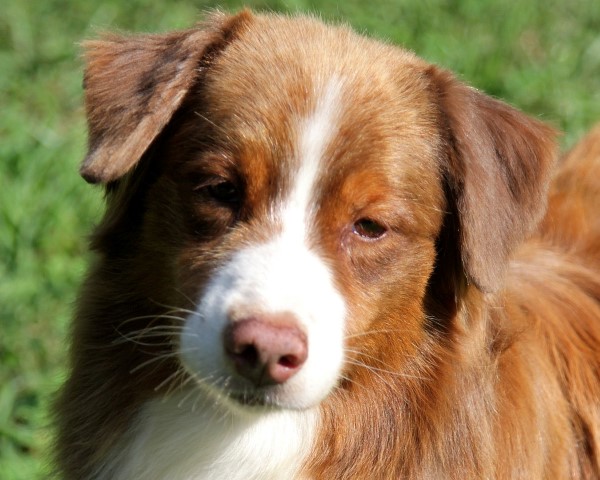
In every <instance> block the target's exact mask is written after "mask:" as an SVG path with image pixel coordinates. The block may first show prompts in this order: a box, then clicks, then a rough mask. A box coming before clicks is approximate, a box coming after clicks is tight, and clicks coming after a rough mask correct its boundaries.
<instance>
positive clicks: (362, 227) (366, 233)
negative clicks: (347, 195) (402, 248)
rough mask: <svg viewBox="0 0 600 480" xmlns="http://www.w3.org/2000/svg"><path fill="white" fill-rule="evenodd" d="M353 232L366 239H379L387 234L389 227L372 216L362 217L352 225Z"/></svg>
mask: <svg viewBox="0 0 600 480" xmlns="http://www.w3.org/2000/svg"><path fill="white" fill-rule="evenodd" d="M352 232H353V233H355V234H356V235H358V236H360V237H362V238H364V239H366V240H377V239H379V238H381V237H383V236H384V235H385V233H386V232H387V229H386V228H385V227H384V226H382V225H380V224H379V223H377V222H375V221H374V220H371V219H370V218H361V219H360V220H358V221H357V222H355V223H354V225H353V226H352Z"/></svg>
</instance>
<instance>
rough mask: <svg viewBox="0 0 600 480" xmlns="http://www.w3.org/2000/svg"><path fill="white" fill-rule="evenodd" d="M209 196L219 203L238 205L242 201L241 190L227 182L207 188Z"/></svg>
mask: <svg viewBox="0 0 600 480" xmlns="http://www.w3.org/2000/svg"><path fill="white" fill-rule="evenodd" d="M205 188H206V192H207V193H208V195H209V196H210V197H211V198H213V199H214V200H216V201H217V202H219V203H224V204H227V205H237V204H239V203H240V202H241V200H242V194H241V192H240V189H239V188H238V187H237V186H236V185H235V184H234V183H233V182H230V181H227V180H224V181H222V182H218V183H215V184H212V185H208V186H206V187H205Z"/></svg>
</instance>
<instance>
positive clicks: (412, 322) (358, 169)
mask: <svg viewBox="0 0 600 480" xmlns="http://www.w3.org/2000/svg"><path fill="white" fill-rule="evenodd" d="M128 42H129V43H128ZM135 42H137V43H135ZM132 52H134V53H132ZM89 58H90V66H89V68H88V72H87V87H86V88H87V102H88V114H89V119H90V133H91V138H90V154H89V156H88V159H87V160H86V163H85V164H84V167H83V173H84V175H85V176H86V178H88V179H90V180H93V181H102V182H106V183H110V187H109V213H108V215H107V220H106V221H105V226H104V229H102V230H101V233H100V234H99V236H100V237H102V236H104V237H106V239H105V240H99V241H97V243H98V244H102V241H104V242H105V243H106V244H108V243H111V244H114V243H115V241H117V240H115V238H116V237H117V236H118V235H122V233H123V231H124V230H127V231H128V232H129V233H128V234H127V235H126V236H125V237H124V238H125V240H124V243H125V245H121V246H120V247H119V248H121V249H124V250H126V251H128V252H129V254H130V255H131V256H133V257H136V258H137V260H136V261H135V263H136V264H140V262H141V263H143V258H144V256H145V258H148V259H149V260H148V264H149V265H152V268H148V267H144V268H147V272H148V275H149V276H150V277H159V278H150V279H148V280H147V285H143V286H136V287H132V288H145V289H146V290H147V295H148V296H149V297H152V296H156V297H157V298H156V300H157V301H158V300H159V299H160V300H161V301H164V302H165V303H168V304H169V305H171V306H175V307H176V308H178V309H185V312H186V313H185V315H184V316H183V318H181V319H179V320H173V321H169V320H167V319H168V317H169V315H163V317H162V319H161V320H160V322H162V323H163V324H165V323H166V325H163V326H164V327H165V328H164V329H163V330H160V332H161V334H162V333H164V332H171V333H172V334H173V335H172V336H173V338H174V339H175V341H174V344H175V345H176V346H175V348H176V349H177V352H178V358H179V361H180V363H181V365H182V366H183V368H184V369H185V371H186V374H187V375H188V378H191V379H193V380H194V381H195V382H197V384H198V385H200V386H202V387H203V388H206V389H208V391H210V392H212V393H213V394H214V395H216V396H217V397H219V398H221V399H223V400H224V401H225V402H227V403H228V404H231V405H236V406H242V405H243V406H245V407H247V408H256V406H270V407H279V408H292V409H302V408H309V407H312V406H315V405H317V404H319V403H320V402H321V401H322V400H324V399H325V398H326V397H327V396H328V395H329V394H330V393H331V392H332V390H334V389H335V388H336V386H338V387H340V388H344V386H345V385H353V384H360V383H361V381H360V376H361V375H369V374H370V375H377V372H378V371H394V372H408V371H409V370H410V368H411V367H410V363H411V360H412V359H414V358H416V357H417V356H418V352H419V350H420V349H423V348H424V344H425V337H427V336H428V335H431V330H432V329H435V328H442V329H443V328H447V325H446V327H441V326H440V325H441V324H444V323H445V322H450V321H451V317H452V315H453V314H454V313H455V312H456V308H457V303H459V302H460V296H461V294H462V292H463V290H464V285H465V284H467V283H474V284H475V285H477V287H479V288H480V289H482V290H486V289H493V288H495V287H496V285H497V282H498V281H499V280H498V279H499V278H500V277H501V272H502V268H503V265H504V264H505V262H506V258H507V256H508V254H509V252H510V250H511V249H512V247H513V245H514V244H515V243H516V242H517V241H519V240H520V239H521V237H522V236H523V235H524V234H525V233H526V232H527V230H528V228H529V226H530V224H532V223H534V222H535V220H536V219H537V216H538V211H539V210H540V208H541V205H542V201H541V199H542V197H543V192H544V189H545V185H546V182H547V173H546V172H547V167H548V165H549V163H550V162H551V157H552V155H551V153H550V152H551V149H552V145H551V140H550V139H549V137H550V133H549V131H547V130H546V129H545V128H544V127H542V126H541V125H539V124H537V123H535V122H533V121H531V120H529V119H527V118H525V117H524V116H522V115H521V114H519V113H518V112H516V111H514V110H513V109H510V108H509V107H506V106H505V105H503V104H500V103H499V102H496V101H493V100H491V99H489V98H487V97H484V96H483V95H482V94H480V93H479V92H476V91H474V90H471V89H469V88H468V87H465V86H463V85H461V84H460V83H458V82H457V81H455V80H454V79H453V78H452V77H451V76H449V75H448V74H446V73H445V72H443V71H440V70H438V69H436V68H435V67H431V66H429V65H427V64H426V63H425V62H423V61H422V60H420V59H418V58H416V57H414V56H413V55H411V54H409V53H406V52H404V51H401V50H399V49H396V48H393V47H390V46H385V45H382V44H379V43H376V42H372V41H369V40H366V39H363V38H361V37H359V36H357V35H355V34H353V33H351V32H349V31H347V30H345V29H334V28H331V27H327V26H324V25H322V24H321V23H318V22H316V21H313V20H306V19H305V20H296V21H293V20H289V19H284V18H279V17H259V18H256V17H251V16H250V15H248V14H242V15H239V16H237V17H231V18H229V17H222V16H217V17H214V18H213V20H212V22H211V23H210V24H209V25H208V26H205V27H204V28H202V29H198V30H191V31H188V32H182V33H180V34H173V35H171V36H162V37H161V36H157V37H148V38H142V39H140V40H136V39H123V40H114V39H113V41H112V42H97V43H94V44H92V46H91V47H90V56H89ZM126 58H128V59H129V61H131V60H134V62H135V61H136V60H137V62H136V63H137V64H136V65H132V66H131V67H130V69H131V70H132V72H130V73H128V74H127V75H128V76H127V75H126V78H125V79H124V80H123V83H122V85H121V86H118V85H116V84H115V80H114V79H112V76H113V75H114V74H115V70H116V69H123V68H126V63H127V60H126ZM111 82H112V83H111ZM111 88H113V89H114V88H117V89H118V88H121V90H122V92H117V93H115V92H114V90H113V91H111ZM119 96H122V98H117V99H115V97H119ZM115 117H118V118H115ZM144 152H145V154H144ZM142 154H144V155H142ZM142 157H143V158H142ZM140 158H142V159H141V161H140ZM136 164H137V166H136V168H135V169H134V168H133V167H134V166H135V165H136ZM124 212H127V213H124ZM132 218H133V219H135V221H133V222H132V220H131V219H132ZM492 220H493V222H492ZM109 238H110V240H107V239H109ZM121 238H123V237H121ZM100 248H102V247H100ZM132 252H133V253H132ZM165 299H166V300H165ZM432 316H437V317H439V318H437V317H436V318H433V319H432V318H431V317H432ZM444 316H446V317H447V318H443V317H444ZM155 327H156V324H152V328H150V331H152V332H156V331H157V330H153V328H155ZM169 328H170V329H171V330H169ZM363 384H364V383H363Z"/></svg>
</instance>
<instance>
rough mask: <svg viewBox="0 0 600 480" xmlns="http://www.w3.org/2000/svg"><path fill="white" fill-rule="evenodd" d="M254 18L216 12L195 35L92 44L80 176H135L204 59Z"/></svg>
mask: <svg viewBox="0 0 600 480" xmlns="http://www.w3.org/2000/svg"><path fill="white" fill-rule="evenodd" d="M251 19H252V15H251V14H250V13H249V11H243V12H241V13H239V14H238V15H235V16H227V15H224V14H221V13H216V14H213V15H212V16H211V17H210V19H209V21H208V22H206V23H205V24H202V25H199V26H198V27H197V28H194V29H190V30H185V31H180V32H175V33H168V34H164V35H137V36H118V35H107V36H105V37H104V38H103V39H101V40H93V41H88V42H85V43H84V44H83V47H84V50H85V60H86V64H87V68H86V72H85V77H84V89H85V104H86V111H87V119H88V130H89V145H88V153H87V156H86V158H85V160H84V162H83V164H82V166H81V170H80V172H81V175H82V176H83V177H84V178H85V179H86V180H87V181H88V182H90V183H109V182H111V181H114V180H117V179H119V178H120V177H122V176H123V175H125V174H126V173H127V172H128V171H130V170H131V169H132V168H133V167H134V166H135V165H136V164H137V162H138V161H139V159H140V158H141V157H142V155H143V154H144V152H145V151H146V150H147V148H148V147H149V146H150V144H151V143H152V142H153V140H154V139H155V138H156V137H157V136H158V134H159V133H160V132H161V131H162V130H163V128H164V127H165V126H166V125H167V123H168V122H169V120H170V119H171V117H172V116H173V114H174V113H175V112H176V111H177V109H178V108H179V106H180V105H181V103H182V101H183V99H184V97H185V96H186V94H187V92H188V90H189V89H190V88H191V87H192V86H193V85H194V82H195V81H196V79H197V76H198V72H199V70H200V66H201V60H202V59H203V58H205V57H208V56H210V54H211V53H213V52H215V51H218V50H219V49H220V48H222V47H223V46H224V45H225V44H226V43H227V42H228V41H229V40H230V39H231V38H232V37H234V36H235V34H236V33H237V32H238V31H239V30H240V29H241V28H242V27H243V26H244V25H246V24H247V23H248V22H249V21H250V20H251Z"/></svg>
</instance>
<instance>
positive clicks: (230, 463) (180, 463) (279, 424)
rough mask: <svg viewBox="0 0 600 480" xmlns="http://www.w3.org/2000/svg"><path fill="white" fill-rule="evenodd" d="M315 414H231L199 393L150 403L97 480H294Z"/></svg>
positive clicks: (311, 433) (312, 431)
mask: <svg viewBox="0 0 600 480" xmlns="http://www.w3.org/2000/svg"><path fill="white" fill-rule="evenodd" d="M317 415H318V413H317V411H303V412H296V411H273V412H266V413H265V412H262V413H258V414H251V413H248V412H241V411H240V412H236V411H233V410H231V409H230V408H229V407H225V406H224V405H222V404H220V403H218V402H216V401H215V400H214V398H213V397H212V396H211V395H208V394H206V393H204V392H202V391H199V390H198V391H194V392H191V391H188V392H184V393H181V394H177V395H173V396H171V397H170V398H167V399H165V400H163V399H155V400H152V401H149V402H148V403H147V404H146V405H145V407H144V408H143V409H142V411H141V412H140V413H139V415H138V417H137V419H136V426H135V428H133V429H132V431H131V432H129V433H128V434H127V435H126V437H125V438H124V439H123V440H122V442H120V444H119V445H116V446H115V447H114V449H113V455H112V457H111V459H110V460H109V461H107V462H106V463H105V464H104V465H103V467H102V470H101V472H100V474H99V476H98V478H99V479H102V480H104V479H109V478H110V479H115V480H125V479H127V480H137V479H140V480H141V479H144V480H153V479H156V480H159V479H165V478H168V479H169V480H193V479H202V480H212V479H214V480H219V479H224V478H226V479H228V480H253V479H255V480H270V479H273V480H277V479H282V478H297V475H298V472H299V470H300V467H301V466H302V463H303V461H304V459H305V458H306V456H307V454H308V453H309V451H310V448H311V446H312V444H313V441H312V440H313V437H314V434H315V426H316V424H317V422H316V416H317Z"/></svg>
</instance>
